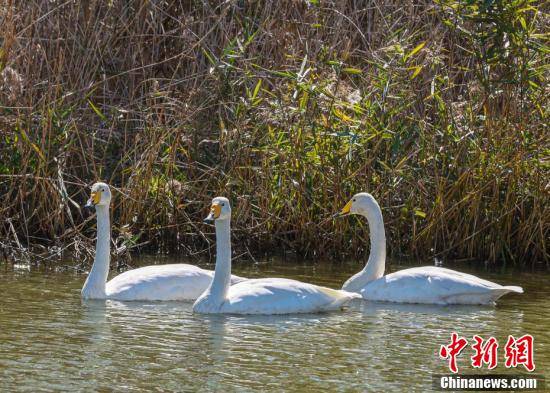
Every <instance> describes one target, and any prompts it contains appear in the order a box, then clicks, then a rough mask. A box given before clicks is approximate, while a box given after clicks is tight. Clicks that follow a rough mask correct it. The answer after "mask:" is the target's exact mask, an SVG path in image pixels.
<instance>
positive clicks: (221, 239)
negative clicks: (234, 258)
mask: <svg viewBox="0 0 550 393" xmlns="http://www.w3.org/2000/svg"><path fill="white" fill-rule="evenodd" d="M230 221H231V220H230V219H229V218H227V219H217V220H216V221H215V225H216V270H215V271H214V279H213V280H212V283H211V284H210V287H209V288H208V289H207V290H206V292H205V294H204V295H203V296H205V297H208V302H209V303H210V305H211V306H221V305H222V303H223V302H224V301H225V298H226V296H227V290H228V288H229V286H230V283H231V225H230ZM203 296H201V297H203Z"/></svg>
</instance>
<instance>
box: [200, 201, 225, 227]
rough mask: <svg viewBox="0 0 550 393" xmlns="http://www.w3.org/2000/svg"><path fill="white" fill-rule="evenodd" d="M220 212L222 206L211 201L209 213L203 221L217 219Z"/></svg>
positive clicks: (208, 221) (207, 221)
mask: <svg viewBox="0 0 550 393" xmlns="http://www.w3.org/2000/svg"><path fill="white" fill-rule="evenodd" d="M220 214H222V207H221V206H220V205H219V204H217V203H213V204H212V206H210V213H209V214H208V216H207V217H206V218H205V219H204V222H206V223H211V222H214V220H215V219H217V218H218V217H219V216H220Z"/></svg>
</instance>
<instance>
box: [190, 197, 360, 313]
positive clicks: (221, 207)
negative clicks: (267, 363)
mask: <svg viewBox="0 0 550 393" xmlns="http://www.w3.org/2000/svg"><path fill="white" fill-rule="evenodd" d="M230 220H231V207H230V205H229V200H227V198H223V197H217V198H214V199H213V200H212V206H211V209H210V214H209V215H208V217H206V219H205V222H212V221H213V222H214V224H215V226H216V269H215V271H214V279H213V280H212V284H210V286H209V287H208V289H207V290H206V291H205V292H204V293H203V294H202V295H201V296H200V297H199V298H198V299H197V301H196V302H195V304H194V305H193V311H195V312H198V313H223V314H264V315H265V314H293V313H313V312H320V311H330V310H338V309H341V308H342V307H343V306H344V305H346V304H347V303H348V302H349V301H350V300H351V299H354V298H359V299H360V298H361V296H360V295H358V294H356V293H350V292H346V291H341V290H336V289H330V288H325V287H320V286H316V285H312V284H306V283H303V282H300V281H296V280H289V279H286V278H261V279H251V280H246V281H242V282H240V283H237V284H235V285H231V286H229V277H230V275H231V239H230V231H231V229H230Z"/></svg>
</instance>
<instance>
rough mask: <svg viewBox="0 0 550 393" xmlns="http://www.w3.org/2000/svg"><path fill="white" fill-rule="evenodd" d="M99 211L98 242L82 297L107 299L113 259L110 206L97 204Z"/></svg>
mask: <svg viewBox="0 0 550 393" xmlns="http://www.w3.org/2000/svg"><path fill="white" fill-rule="evenodd" d="M95 209H96V213H97V242H96V249H95V258H94V264H93V265H92V270H91V271H90V274H89V275H88V278H87V279H86V282H85V283H84V287H82V297H83V298H85V299H105V298H106V297H107V295H106V293H105V283H106V282H107V276H108V275H109V262H110V260H111V254H110V246H111V244H110V243H111V224H110V221H109V207H108V206H104V205H96V207H95Z"/></svg>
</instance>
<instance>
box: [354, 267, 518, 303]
mask: <svg viewBox="0 0 550 393" xmlns="http://www.w3.org/2000/svg"><path fill="white" fill-rule="evenodd" d="M509 292H517V293H523V289H522V288H521V287H515V286H502V285H499V284H496V283H494V282H491V281H488V280H484V279H482V278H479V277H476V276H474V275H471V274H467V273H461V272H457V271H455V270H451V269H446V268H441V267H436V266H423V267H416V268H411V269H405V270H401V271H398V272H395V273H392V274H388V275H387V276H384V277H382V278H379V279H377V280H374V281H372V282H370V283H368V284H367V285H366V286H365V288H364V289H363V290H362V291H361V294H362V295H363V297H364V298H365V299H367V300H374V301H390V302H399V303H426V304H493V303H494V302H495V301H496V300H497V299H498V298H499V297H501V296H502V295H504V294H506V293H509Z"/></svg>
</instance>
